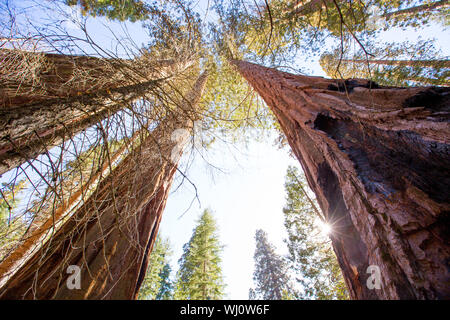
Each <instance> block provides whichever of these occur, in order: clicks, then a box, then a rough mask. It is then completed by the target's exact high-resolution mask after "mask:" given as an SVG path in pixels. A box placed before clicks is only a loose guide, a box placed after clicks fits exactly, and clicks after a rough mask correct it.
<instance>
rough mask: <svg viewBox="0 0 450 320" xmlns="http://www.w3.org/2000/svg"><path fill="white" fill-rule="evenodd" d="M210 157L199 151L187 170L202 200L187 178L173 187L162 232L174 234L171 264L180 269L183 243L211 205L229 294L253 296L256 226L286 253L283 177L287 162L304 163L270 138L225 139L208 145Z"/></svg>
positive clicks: (242, 297) (171, 239)
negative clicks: (229, 142)
mask: <svg viewBox="0 0 450 320" xmlns="http://www.w3.org/2000/svg"><path fill="white" fill-rule="evenodd" d="M272 141H273V137H272ZM207 160H208V162H206V161H205V160H204V159H203V158H202V157H200V156H198V155H197V156H196V157H195V159H194V161H193V163H192V164H191V166H190V169H189V170H188V171H187V173H188V177H189V179H190V180H191V181H192V183H193V184H195V186H196V188H197V192H198V197H199V199H200V203H199V202H198V201H197V200H195V202H194V203H193V204H192V206H191V207H190V208H189V206H190V204H191V202H192V199H193V198H194V197H195V191H194V188H193V187H192V186H191V185H189V184H188V183H186V182H185V183H184V184H183V185H182V187H181V188H178V190H177V191H175V192H173V193H171V194H170V195H169V198H168V201H167V206H166V209H165V211H164V215H163V218H162V221H161V226H160V235H162V236H163V237H167V238H169V240H170V243H171V245H172V248H173V254H172V268H173V269H175V270H176V268H177V266H178V264H177V260H178V259H179V258H180V257H181V255H182V247H183V244H184V243H186V242H188V241H189V239H190V237H191V235H192V230H193V228H194V227H195V225H196V222H197V220H198V218H199V215H200V214H201V212H202V211H203V210H204V209H206V208H210V209H212V211H213V213H214V216H215V218H216V220H217V225H218V228H219V238H220V241H221V244H222V245H224V249H223V254H222V261H223V264H222V267H223V275H224V283H225V284H226V285H227V287H226V289H225V292H226V298H228V299H248V290H249V288H250V287H251V286H253V282H252V281H253V280H252V276H253V267H254V262H253V254H254V250H255V240H254V235H255V231H256V229H263V230H265V231H266V232H267V233H268V235H269V240H270V241H271V242H272V243H273V244H274V245H275V246H276V247H277V249H278V253H280V254H286V253H287V249H286V247H285V245H284V243H283V237H284V226H283V214H282V208H283V205H284V201H285V193H284V177H285V174H286V170H287V167H288V165H296V166H297V167H298V166H299V164H298V162H297V161H296V160H295V159H294V158H292V157H291V156H289V154H288V151H287V149H282V150H278V149H277V148H276V147H274V146H273V145H272V144H271V142H270V139H269V142H251V143H250V144H249V145H248V146H244V145H243V144H239V145H235V146H233V147H232V148H231V147H230V146H227V145H226V143H217V144H214V145H213V147H212V150H208V159H207ZM212 165H213V166H215V167H219V168H222V169H224V171H225V172H222V171H221V170H219V169H215V168H214V167H213V166H212ZM179 179H180V174H178V177H177V178H176V180H175V182H174V184H173V186H172V189H176V188H177V186H178V184H177V183H176V182H177V180H179ZM186 210H187V211H186ZM175 270H174V271H175Z"/></svg>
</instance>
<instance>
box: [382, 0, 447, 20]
mask: <svg viewBox="0 0 450 320" xmlns="http://www.w3.org/2000/svg"><path fill="white" fill-rule="evenodd" d="M448 5H449V0H440V1H436V2H430V3H425V4H423V5H420V6H415V7H411V8H406V9H401V10H397V11H392V12H389V13H386V14H383V15H382V17H383V18H385V19H390V18H396V17H400V16H404V15H415V14H418V13H424V12H429V11H433V10H436V9H441V8H445V7H446V6H448Z"/></svg>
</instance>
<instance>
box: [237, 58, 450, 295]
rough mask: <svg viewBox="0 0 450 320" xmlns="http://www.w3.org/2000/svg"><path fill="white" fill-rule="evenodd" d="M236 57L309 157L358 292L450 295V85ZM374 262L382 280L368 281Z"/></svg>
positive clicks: (308, 170)
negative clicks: (380, 80) (384, 82)
mask: <svg viewBox="0 0 450 320" xmlns="http://www.w3.org/2000/svg"><path fill="white" fill-rule="evenodd" d="M231 63H232V64H234V65H235V67H236V68H237V69H238V70H239V72H240V73H241V75H242V76H243V77H244V78H245V79H247V81H248V82H249V83H250V84H251V85H252V86H253V88H254V89H255V90H256V91H257V92H258V93H259V94H260V95H261V96H262V97H263V99H264V100H265V102H266V103H267V104H268V105H269V107H270V108H271V110H272V111H273V113H274V114H275V115H276V117H277V119H278V121H279V123H280V125H281V128H282V130H283V131H284V133H285V134H286V136H287V139H288V141H289V144H290V146H291V148H292V150H293V152H294V153H295V155H296V157H297V158H298V160H299V162H300V163H301V165H302V167H303V170H304V172H305V175H306V177H307V180H308V183H309V185H310V187H311V188H312V190H313V191H314V192H315V194H316V196H317V200H318V202H319V204H320V206H321V208H322V210H323V212H324V214H325V216H326V218H327V220H328V222H329V223H330V224H332V227H333V232H332V234H331V236H330V237H331V240H332V243H333V247H334V250H335V253H336V256H337V258H338V261H339V264H340V267H341V269H342V272H343V275H344V277H345V280H346V283H347V286H348V288H349V291H350V295H351V297H352V298H354V299H449V298H450V286H449V285H448V284H449V281H450V269H449V265H448V262H449V259H450V245H449V239H450V227H449V226H450V220H449V219H450V203H449V198H448V195H449V194H450V173H449V171H448V170H446V169H448V167H449V165H450V156H449V152H448V150H449V148H450V146H449V141H450V130H449V111H450V95H449V92H450V89H449V88H438V87H432V88H420V87H418V88H392V87H379V86H377V85H376V84H375V83H373V82H370V81H365V80H346V81H337V80H331V79H324V78H321V77H308V76H300V75H292V74H289V73H285V72H280V71H277V70H275V69H270V68H266V67H262V66H259V65H255V64H252V63H248V62H243V61H235V60H234V61H231ZM371 265H375V266H378V267H379V270H380V272H381V278H380V281H381V288H380V289H377V288H376V287H375V288H373V287H372V286H370V285H367V283H368V281H369V282H370V281H372V280H373V278H369V277H370V276H371V275H370V274H369V273H367V272H368V267H369V266H371ZM369 287H370V288H372V289H370V288H369Z"/></svg>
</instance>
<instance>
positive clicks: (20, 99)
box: [0, 51, 189, 175]
mask: <svg viewBox="0 0 450 320" xmlns="http://www.w3.org/2000/svg"><path fill="white" fill-rule="evenodd" d="M0 52H1V53H2V52H3V51H0ZM26 54H31V55H32V56H33V57H34V56H36V55H38V54H36V53H26ZM41 55H42V54H41ZM44 58H45V59H47V60H48V61H50V62H48V63H49V64H50V65H51V66H52V67H51V68H50V67H49V68H50V71H48V72H47V71H45V72H44V71H41V70H40V71H39V72H37V73H38V75H37V77H38V78H39V79H43V80H40V81H41V82H42V83H43V88H44V89H43V91H44V94H42V95H39V94H35V93H32V94H27V93H25V94H16V95H13V94H5V95H4V101H3V102H4V103H5V104H6V105H5V106H4V107H3V108H0V175H1V174H3V173H5V172H6V171H8V170H10V169H12V168H15V167H17V166H19V165H21V164H22V163H24V162H26V161H27V160H29V159H33V158H35V157H37V156H38V155H40V154H42V153H43V152H45V151H46V150H48V149H50V148H51V147H53V146H55V145H59V144H60V143H61V142H62V141H64V140H65V139H67V138H69V137H71V136H73V135H75V134H76V133H78V132H80V131H82V130H83V129H86V128H88V127H90V126H92V125H94V124H95V123H97V122H99V121H101V120H102V119H104V118H106V117H107V116H108V115H111V114H113V113H115V112H117V111H118V110H120V109H121V108H123V107H124V106H125V105H126V104H127V103H128V102H131V101H133V100H136V99H138V98H139V97H142V96H143V95H144V94H145V93H148V92H149V90H150V89H151V88H152V87H154V86H155V85H156V84H158V78H161V77H167V76H168V75H169V74H170V73H174V72H176V71H177V70H180V71H181V70H182V69H184V68H185V67H187V66H189V62H177V63H175V62H174V61H171V60H164V61H159V67H156V66H154V65H153V66H151V64H150V66H149V67H148V68H147V70H145V69H142V70H141V71H136V72H135V73H132V71H133V72H134V71H135V70H134V69H138V67H137V66H138V62H134V64H133V62H131V61H125V60H123V61H121V60H114V61H106V60H105V59H99V58H93V57H81V56H63V55H50V54H47V55H44ZM133 68H134V69H133ZM139 72H140V74H139ZM127 74H128V75H127ZM155 78H156V79H155ZM7 79H8V78H7ZM2 82H3V83H2V84H1V85H2V86H3V89H4V88H5V87H8V89H15V90H19V91H20V90H22V89H21V87H22V85H21V84H20V83H19V82H17V81H9V82H12V84H11V83H10V84H8V83H7V82H8V81H2ZM0 91H1V89H0ZM3 91H5V90H3ZM5 101H6V102H5Z"/></svg>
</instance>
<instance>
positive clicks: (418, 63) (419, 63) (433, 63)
mask: <svg viewBox="0 0 450 320" xmlns="http://www.w3.org/2000/svg"><path fill="white" fill-rule="evenodd" d="M341 61H342V62H345V63H365V64H367V63H370V64H380V65H388V66H408V67H431V68H438V67H439V68H450V60H383V59H377V60H348V59H342V60H341Z"/></svg>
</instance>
